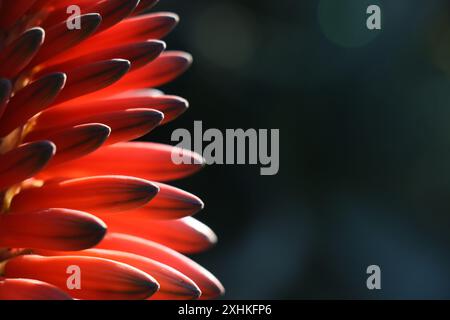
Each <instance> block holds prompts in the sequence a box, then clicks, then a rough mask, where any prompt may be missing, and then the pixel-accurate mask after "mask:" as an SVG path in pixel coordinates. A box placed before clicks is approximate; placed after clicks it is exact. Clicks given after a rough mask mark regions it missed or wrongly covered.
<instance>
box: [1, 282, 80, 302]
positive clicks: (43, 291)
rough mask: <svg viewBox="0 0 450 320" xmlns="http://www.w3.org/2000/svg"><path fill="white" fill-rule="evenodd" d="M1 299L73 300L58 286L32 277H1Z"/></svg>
mask: <svg viewBox="0 0 450 320" xmlns="http://www.w3.org/2000/svg"><path fill="white" fill-rule="evenodd" d="M0 300H72V298H71V297H70V296H69V295H68V294H67V293H65V292H63V291H61V290H60V289H58V288H57V287H55V286H53V285H51V284H48V283H45V282H42V281H37V280H30V279H3V280H2V279H1V278H0Z"/></svg>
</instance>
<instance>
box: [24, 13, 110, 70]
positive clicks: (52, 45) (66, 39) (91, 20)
mask: <svg viewBox="0 0 450 320" xmlns="http://www.w3.org/2000/svg"><path fill="white" fill-rule="evenodd" d="M101 22H102V17H101V16H100V15H99V14H97V13H89V14H84V15H82V16H80V26H81V29H75V30H68V29H67V22H66V21H63V22H61V23H59V24H58V25H56V26H54V27H52V28H50V29H47V33H46V39H45V43H44V45H43V46H42V48H41V49H40V50H39V53H38V54H37V55H36V57H35V58H34V59H33V61H32V64H33V65H38V64H40V63H42V62H44V61H45V60H47V59H49V58H50V57H53V56H56V55H57V54H59V53H62V52H64V51H65V50H68V49H70V48H72V47H73V46H74V45H76V44H78V43H80V42H81V41H83V40H85V39H87V38H88V37H89V36H90V35H92V34H93V33H94V32H95V30H97V28H98V26H99V25H100V23H101Z"/></svg>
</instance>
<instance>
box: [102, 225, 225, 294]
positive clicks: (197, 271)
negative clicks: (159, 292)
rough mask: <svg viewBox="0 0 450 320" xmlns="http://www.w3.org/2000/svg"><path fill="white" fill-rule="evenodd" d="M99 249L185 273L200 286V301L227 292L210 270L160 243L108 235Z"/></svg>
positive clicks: (125, 235) (114, 234) (120, 235)
mask: <svg viewBox="0 0 450 320" xmlns="http://www.w3.org/2000/svg"><path fill="white" fill-rule="evenodd" d="M97 248H100V249H109V250H117V251H125V252H130V253H134V254H137V255H140V256H144V257H147V258H150V259H153V260H156V261H159V262H161V263H164V264H166V265H168V266H171V267H172V268H175V269H177V270H179V271H181V272H183V274H185V275H186V276H188V277H189V278H190V279H192V280H193V281H194V282H195V283H196V284H197V285H198V286H199V288H200V290H201V292H202V295H201V297H200V299H214V298H218V297H219V296H221V295H223V294H224V292H225V289H224V288H223V286H222V284H221V283H220V281H219V280H217V278H216V277H214V275H212V274H211V273H210V272H209V271H208V270H206V269H205V268H203V267H202V266H201V265H199V264H198V263H196V262H195V261H193V260H191V259H189V258H188V257H186V256H184V255H182V254H180V253H178V252H176V251H175V250H173V249H170V248H168V247H166V246H163V245H161V244H159V243H156V242H153V241H149V240H145V239H143V238H138V237H134V236H131V235H127V234H120V233H108V234H107V235H106V236H105V238H103V240H102V241H101V242H100V244H99V245H98V246H97Z"/></svg>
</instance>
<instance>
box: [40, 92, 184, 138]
mask: <svg viewBox="0 0 450 320" xmlns="http://www.w3.org/2000/svg"><path fill="white" fill-rule="evenodd" d="M188 106H189V104H188V102H187V101H186V100H185V99H183V98H180V97H176V96H154V95H153V91H151V90H147V89H146V90H134V91H129V92H125V93H123V94H121V95H118V96H114V97H110V98H107V99H103V100H85V102H84V103H80V102H79V101H78V99H75V100H70V101H67V102H66V103H63V104H60V105H58V106H55V107H53V108H51V109H48V110H46V111H45V112H43V113H42V114H41V115H39V119H38V121H37V127H38V128H40V129H41V130H44V129H47V128H51V127H54V126H55V124H56V125H57V124H58V123H59V122H60V121H61V120H65V119H74V120H75V119H82V118H84V117H89V116H93V115H96V114H100V113H106V112H114V111H124V110H127V109H137V108H145V109H155V110H158V111H161V112H162V113H164V120H163V121H162V123H167V122H168V121H171V120H173V119H175V118H176V117H178V116H179V115H181V114H182V113H183V112H184V111H186V109H187V108H188ZM77 121H78V120H77Z"/></svg>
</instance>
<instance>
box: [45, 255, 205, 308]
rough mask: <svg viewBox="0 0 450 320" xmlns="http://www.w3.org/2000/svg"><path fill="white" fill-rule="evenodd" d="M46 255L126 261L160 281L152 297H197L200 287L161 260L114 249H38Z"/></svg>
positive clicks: (199, 293)
mask: <svg viewBox="0 0 450 320" xmlns="http://www.w3.org/2000/svg"><path fill="white" fill-rule="evenodd" d="M37 253H38V254H42V255H45V256H55V255H56V256H59V255H65V254H68V255H82V256H88V257H97V258H104V259H109V260H114V261H118V262H122V263H125V264H127V265H130V266H132V267H135V268H137V269H139V270H141V271H144V272H145V273H147V274H149V275H151V276H152V277H154V278H155V280H156V281H157V282H158V283H159V285H160V288H159V291H158V292H156V293H155V294H154V295H153V296H152V297H151V298H152V299H183V300H186V299H197V298H198V297H199V296H200V295H201V292H200V289H199V288H198V287H197V285H196V284H195V283H194V282H193V281H192V280H191V279H189V278H188V277H186V276H185V275H184V274H182V273H181V272H179V271H177V270H175V269H174V268H172V267H169V266H167V265H165V264H162V263H161V262H158V261H155V260H152V259H149V258H146V257H142V256H139V255H136V254H132V253H127V252H120V251H114V250H102V249H89V250H84V251H80V252H73V253H64V252H53V251H37Z"/></svg>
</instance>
